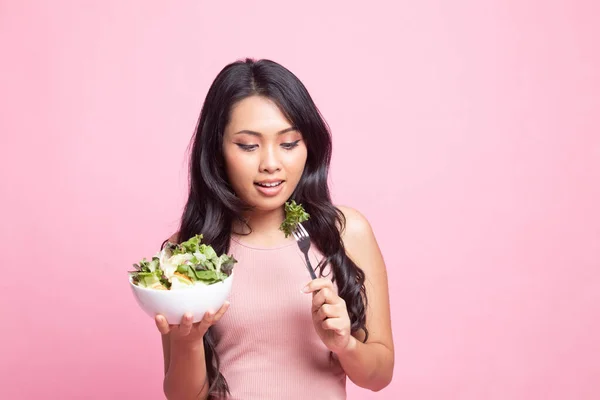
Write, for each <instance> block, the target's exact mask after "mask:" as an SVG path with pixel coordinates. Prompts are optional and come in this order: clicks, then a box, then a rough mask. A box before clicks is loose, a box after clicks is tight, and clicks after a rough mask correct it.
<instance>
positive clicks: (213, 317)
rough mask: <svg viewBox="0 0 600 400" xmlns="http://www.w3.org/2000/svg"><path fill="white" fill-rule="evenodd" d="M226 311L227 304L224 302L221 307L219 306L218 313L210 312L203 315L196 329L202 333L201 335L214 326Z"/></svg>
mask: <svg viewBox="0 0 600 400" xmlns="http://www.w3.org/2000/svg"><path fill="white" fill-rule="evenodd" d="M228 309H229V302H228V301H226V302H225V303H223V305H222V306H221V308H220V309H219V311H217V312H216V313H214V312H212V311H207V312H206V313H205V314H204V317H203V318H202V321H200V322H199V323H198V329H199V330H200V331H202V332H203V333H204V332H206V331H207V330H208V328H210V327H211V326H212V325H214V324H215V323H217V322H218V321H219V320H220V319H221V317H222V316H223V315H224V314H225V312H226V311H227V310H228Z"/></svg>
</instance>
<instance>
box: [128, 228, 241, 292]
mask: <svg viewBox="0 0 600 400" xmlns="http://www.w3.org/2000/svg"><path fill="white" fill-rule="evenodd" d="M201 241H202V235H195V236H194V237H192V238H190V239H189V240H187V241H185V242H183V243H180V244H176V243H171V242H167V243H166V244H165V246H164V247H163V248H162V250H161V251H160V252H158V253H156V255H154V257H152V259H151V260H150V261H148V260H146V258H144V259H142V261H140V262H139V263H138V264H133V267H134V268H135V271H128V273H129V274H130V276H131V277H132V278H131V279H132V282H133V284H135V285H137V286H141V287H145V288H150V289H158V290H173V289H180V288H189V287H193V286H194V285H198V284H204V285H212V284H214V283H217V282H222V281H224V280H225V279H227V278H228V277H229V276H230V275H231V273H232V272H233V265H234V264H235V263H237V260H236V259H235V258H234V257H233V255H231V256H229V255H227V254H221V255H220V256H218V255H217V253H216V252H215V250H214V249H213V248H212V247H211V246H210V245H207V244H204V243H201Z"/></svg>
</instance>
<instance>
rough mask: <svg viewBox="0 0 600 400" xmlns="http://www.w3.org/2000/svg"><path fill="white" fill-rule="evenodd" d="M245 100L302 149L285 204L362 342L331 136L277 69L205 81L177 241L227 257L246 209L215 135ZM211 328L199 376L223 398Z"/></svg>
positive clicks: (260, 67)
mask: <svg viewBox="0 0 600 400" xmlns="http://www.w3.org/2000/svg"><path fill="white" fill-rule="evenodd" d="M249 96H264V97H267V98H269V99H271V100H272V101H274V102H275V104H277V105H278V106H279V108H280V110H281V112H282V113H283V114H284V115H285V116H286V118H287V119H288V120H289V121H290V123H291V124H292V125H293V126H295V127H296V128H297V129H298V131H300V133H301V134H302V137H303V139H304V141H305V143H306V147H307V153H308V154H307V160H306V165H305V167H304V172H303V174H302V177H301V178H300V181H299V183H298V185H297V187H296V189H295V191H294V192H293V194H292V196H291V198H292V199H294V200H296V202H297V203H300V204H302V205H303V206H304V208H305V210H306V211H307V212H308V213H309V214H310V219H309V220H308V221H307V222H305V223H303V225H304V226H305V227H306V229H307V230H308V231H309V233H310V236H311V239H312V241H313V243H314V244H315V246H316V247H317V248H318V249H319V250H320V251H321V253H322V254H323V255H324V257H325V262H324V263H321V265H320V273H321V275H323V270H324V268H325V266H326V265H328V264H329V265H330V266H331V271H332V273H333V276H332V280H334V282H336V284H337V286H338V294H339V296H340V297H341V298H343V299H344V300H345V302H346V306H347V308H348V314H349V316H350V321H351V326H352V327H351V329H352V332H356V331H359V330H361V329H362V330H363V331H364V333H365V339H364V340H365V341H366V340H367V337H368V331H367V328H366V315H365V310H366V307H367V298H366V292H365V286H364V281H365V275H364V273H363V271H362V270H361V269H360V268H359V267H358V266H357V265H356V264H355V263H354V262H353V261H352V260H351V259H350V258H349V257H348V256H347V254H346V251H345V249H344V245H343V242H342V240H341V232H342V230H343V229H344V228H345V223H346V221H345V218H344V215H343V214H342V212H341V211H340V210H339V209H337V208H336V207H335V206H334V205H333V204H332V202H331V195H330V192H329V187H328V184H327V177H328V171H329V164H330V161H331V148H332V144H331V133H330V130H329V127H328V126H327V124H326V122H325V120H324V119H323V118H322V116H321V114H320V113H319V110H318V109H317V107H316V105H315V104H314V102H313V100H312V98H311V97H310V95H309V93H308V91H307V90H306V88H305V87H304V85H303V84H302V82H300V80H299V79H298V78H297V77H296V76H295V75H294V74H293V73H292V72H290V71H289V70H288V69H286V68H285V67H283V66H282V65H280V64H278V63H276V62H273V61H270V60H259V61H255V60H252V59H246V60H243V61H236V62H233V63H231V64H229V65H227V66H226V67H225V68H224V69H223V70H222V71H221V72H220V73H219V74H218V75H217V77H216V78H215V80H214V82H213V83H212V85H211V87H210V89H209V91H208V94H207V96H206V99H205V101H204V104H203V106H202V110H201V112H200V118H199V120H198V124H197V126H196V130H195V133H194V135H193V137H192V142H191V151H190V160H189V196H188V200H187V203H186V205H185V209H184V211H183V215H182V217H181V224H180V228H179V233H178V237H177V240H178V241H179V242H182V241H185V240H187V239H189V238H191V237H192V236H194V235H195V234H198V233H201V234H202V235H204V239H203V240H204V242H206V243H209V244H211V245H212V246H213V248H214V249H215V251H216V252H217V254H221V253H226V252H228V251H229V242H230V238H231V233H232V232H231V229H232V225H233V222H234V221H237V220H239V221H242V222H243V218H242V213H243V212H244V211H246V210H248V209H250V207H249V206H248V205H247V204H244V202H243V201H241V200H240V199H239V198H238V197H236V195H235V194H234V192H233V190H232V188H231V186H230V184H229V182H228V179H227V174H226V171H225V160H224V156H223V134H224V131H225V126H226V125H227V123H228V122H229V118H230V112H231V109H232V107H233V106H234V105H235V104H236V103H237V102H239V101H240V100H242V99H245V98H247V97H249ZM212 335H213V332H212V329H209V330H208V332H207V334H206V336H205V338H204V351H205V355H206V371H207V377H208V380H209V382H210V389H209V392H210V394H211V396H224V395H226V394H227V393H229V388H228V386H227V381H226V380H225V377H224V376H223V375H222V374H221V372H220V371H219V357H218V355H217V354H216V352H215V347H214V346H215V343H214V338H213V336H212Z"/></svg>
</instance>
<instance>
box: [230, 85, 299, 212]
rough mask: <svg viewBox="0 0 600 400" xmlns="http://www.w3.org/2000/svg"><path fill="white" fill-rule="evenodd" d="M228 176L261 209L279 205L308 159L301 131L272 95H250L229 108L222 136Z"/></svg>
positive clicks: (236, 188) (278, 206)
mask: <svg viewBox="0 0 600 400" xmlns="http://www.w3.org/2000/svg"><path fill="white" fill-rule="evenodd" d="M223 154H224V157H225V167H226V170H227V176H228V178H229V182H230V184H231V186H232V187H233V190H234V191H235V193H236V195H237V196H238V197H239V198H241V199H242V200H243V201H245V202H246V203H247V204H249V205H251V206H254V207H255V208H256V209H257V210H260V211H271V210H275V209H277V208H280V207H281V206H282V205H283V204H284V203H285V202H286V201H287V200H288V199H289V197H290V196H291V194H292V193H293V191H294V189H295V188H296V185H297V184H298V181H299V180H300V177H301V176H302V172H303V171H304V165H305V164H306V156H307V151H306V145H305V143H304V140H303V139H302V134H301V133H300V132H298V131H297V130H296V129H295V128H294V127H293V126H292V124H291V123H290V122H289V121H288V120H287V119H286V118H285V116H284V115H283V114H282V113H281V111H280V110H279V107H277V105H276V104H275V103H274V102H273V101H271V100H270V99H268V98H266V97H262V96H251V97H247V98H245V99H244V100H241V101H240V102H238V103H237V104H236V105H235V106H234V107H233V109H232V110H231V115H230V120H229V124H227V126H226V127H225V134H224V137H223Z"/></svg>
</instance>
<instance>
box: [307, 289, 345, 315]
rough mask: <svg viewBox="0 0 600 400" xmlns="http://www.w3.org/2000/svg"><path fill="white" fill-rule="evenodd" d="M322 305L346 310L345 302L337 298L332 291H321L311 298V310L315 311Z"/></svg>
mask: <svg viewBox="0 0 600 400" xmlns="http://www.w3.org/2000/svg"><path fill="white" fill-rule="evenodd" d="M323 304H335V305H340V308H343V309H345V308H346V302H345V301H344V299H342V298H341V297H339V296H338V295H337V293H335V292H334V291H333V290H332V289H329V288H325V289H321V290H320V291H319V292H317V293H316V294H315V295H314V296H313V301H312V310H313V312H315V311H317V310H318V309H319V308H320V307H321V306H322V305H323Z"/></svg>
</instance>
